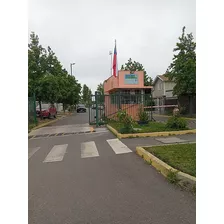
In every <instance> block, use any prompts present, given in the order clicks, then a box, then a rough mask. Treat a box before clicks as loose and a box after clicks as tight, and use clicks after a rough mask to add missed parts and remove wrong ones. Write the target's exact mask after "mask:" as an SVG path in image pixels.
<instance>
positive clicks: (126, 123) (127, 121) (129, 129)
mask: <svg viewBox="0 0 224 224" xmlns="http://www.w3.org/2000/svg"><path fill="white" fill-rule="evenodd" d="M117 118H118V121H119V122H120V123H121V124H122V125H123V127H122V128H121V130H120V132H121V133H122V134H123V133H133V132H134V129H133V119H132V117H131V116H130V115H128V114H127V112H126V111H125V110H120V111H118V113H117Z"/></svg>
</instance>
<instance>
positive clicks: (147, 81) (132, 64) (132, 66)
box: [121, 58, 152, 86]
mask: <svg viewBox="0 0 224 224" xmlns="http://www.w3.org/2000/svg"><path fill="white" fill-rule="evenodd" d="M121 70H127V71H130V72H135V71H143V72H144V85H145V86H150V85H152V78H151V77H149V76H148V75H147V72H146V71H145V68H144V66H143V65H142V64H140V63H139V62H136V61H132V59H131V58H129V60H128V62H127V63H125V64H124V65H122V66H121Z"/></svg>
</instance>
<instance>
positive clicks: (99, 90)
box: [97, 83, 104, 95]
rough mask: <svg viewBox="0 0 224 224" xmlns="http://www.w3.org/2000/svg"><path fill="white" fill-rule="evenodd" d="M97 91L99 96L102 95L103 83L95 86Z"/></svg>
mask: <svg viewBox="0 0 224 224" xmlns="http://www.w3.org/2000/svg"><path fill="white" fill-rule="evenodd" d="M97 91H98V92H100V94H101V95H104V89H103V83H100V84H99V85H98V86H97Z"/></svg>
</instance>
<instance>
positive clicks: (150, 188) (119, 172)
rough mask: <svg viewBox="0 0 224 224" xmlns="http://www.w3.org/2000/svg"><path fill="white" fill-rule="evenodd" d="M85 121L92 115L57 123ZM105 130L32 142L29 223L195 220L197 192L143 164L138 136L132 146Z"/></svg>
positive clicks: (179, 223)
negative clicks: (179, 184)
mask: <svg viewBox="0 0 224 224" xmlns="http://www.w3.org/2000/svg"><path fill="white" fill-rule="evenodd" d="M86 121H87V122H86ZM81 122H84V123H88V114H77V115H74V116H70V117H68V118H66V119H63V120H61V121H58V122H57V123H55V124H54V125H56V126H58V125H66V124H69V125H71V124H81ZM101 130H102V132H96V133H91V134H82V135H71V136H60V137H51V138H39V139H31V140H29V161H28V164H29V224H34V223H35V224H37V223H38V224H51V223H52V224H59V223H60V224H106V223H111V224H123V223H124V224H143V223H147V224H148V223H150V224H185V223H186V224H187V223H188V224H194V223H196V204H195V196H193V195H192V194H190V193H188V192H185V191H182V190H181V189H179V188H178V187H176V186H174V185H172V184H170V183H168V182H167V180H166V179H165V178H164V177H163V176H162V175H161V174H159V173H158V172H157V171H156V170H155V169H154V168H152V167H150V166H149V165H147V164H146V163H144V161H143V160H142V159H141V158H140V157H138V156H137V155H136V154H135V152H134V145H133V144H134V143H133V139H130V140H131V141H132V143H131V142H130V141H129V142H128V139H126V140H124V141H122V142H124V143H125V144H126V145H127V146H128V147H129V145H131V146H130V147H129V148H127V147H124V146H122V145H121V144H122V143H121V142H120V141H118V140H116V139H115V137H114V135H112V134H111V133H110V132H108V131H105V130H104V131H103V129H101ZM192 138H193V137H192ZM110 139H115V140H110ZM107 140H109V141H107ZM140 140H141V139H140ZM148 140H149V142H150V141H151V142H153V141H155V140H153V139H151V140H150V138H148ZM155 142H156V141H155ZM115 143H116V144H115ZM140 143H141V142H140ZM110 144H111V145H112V146H111V145H110ZM113 144H114V145H113Z"/></svg>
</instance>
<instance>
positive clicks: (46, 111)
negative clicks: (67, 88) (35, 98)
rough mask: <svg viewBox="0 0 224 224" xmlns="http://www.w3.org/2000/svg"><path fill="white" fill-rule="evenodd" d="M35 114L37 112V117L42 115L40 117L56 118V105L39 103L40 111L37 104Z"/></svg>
mask: <svg viewBox="0 0 224 224" xmlns="http://www.w3.org/2000/svg"><path fill="white" fill-rule="evenodd" d="M36 114H37V117H42V118H46V117H47V118H51V117H54V118H56V116H57V109H56V107H55V106H54V105H53V104H52V105H48V104H42V105H41V112H40V107H39V106H37V108H36Z"/></svg>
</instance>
